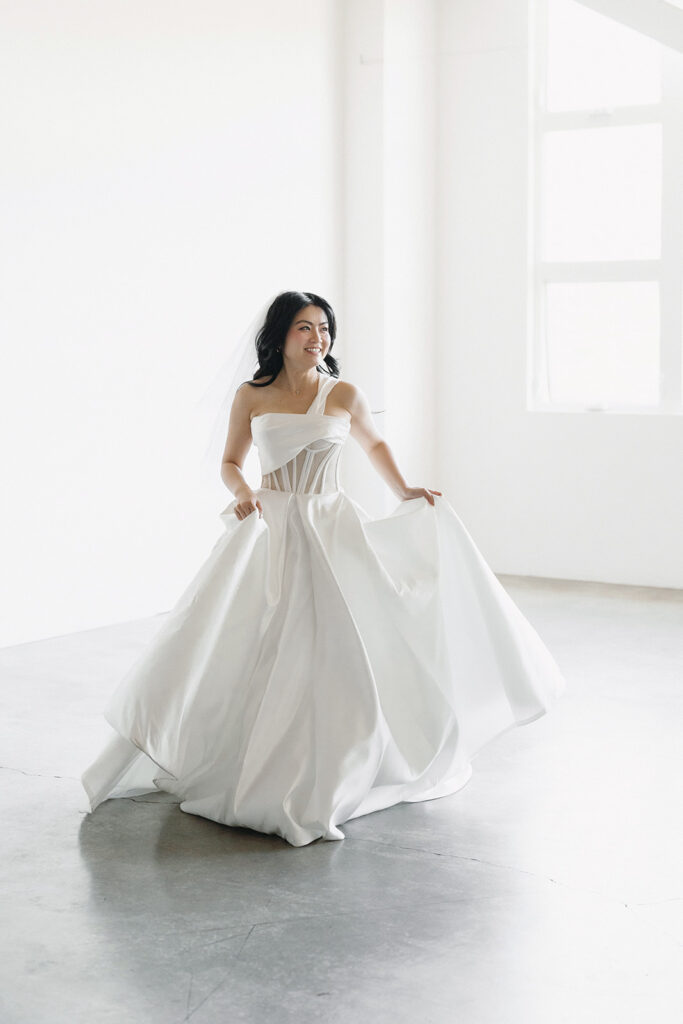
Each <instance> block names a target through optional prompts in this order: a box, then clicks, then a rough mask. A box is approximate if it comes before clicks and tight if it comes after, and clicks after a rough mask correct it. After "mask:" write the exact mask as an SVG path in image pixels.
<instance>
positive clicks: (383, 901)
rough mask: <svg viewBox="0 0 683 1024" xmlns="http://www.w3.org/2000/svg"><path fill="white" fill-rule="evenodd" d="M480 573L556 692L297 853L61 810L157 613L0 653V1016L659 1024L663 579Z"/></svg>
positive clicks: (671, 688)
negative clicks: (569, 579) (446, 785)
mask: <svg viewBox="0 0 683 1024" xmlns="http://www.w3.org/2000/svg"><path fill="white" fill-rule="evenodd" d="M502 582H503V583H504V585H505V586H506V589H508V591H509V592H510V594H511V595H512V597H513V598H514V599H515V600H516V601H517V603H518V604H519V606H520V608H521V609H522V611H524V613H525V614H526V615H527V616H528V618H529V619H530V620H531V622H532V623H533V624H534V625H535V626H536V628H537V629H538V631H539V632H540V633H541V636H542V637H543V638H544V640H545V641H546V643H547V644H548V646H549V647H550V649H551V650H552V651H553V653H554V654H555V656H556V658H557V660H558V662H559V664H560V666H561V667H562V669H563V670H564V672H565V674H566V676H567V680H568V687H567V692H566V695H565V697H564V698H563V700H562V702H561V704H558V705H557V706H556V707H555V708H554V709H553V710H552V711H551V713H550V714H549V715H548V716H546V717H544V718H543V719H540V720H539V721H537V722H534V723H532V724H531V725H527V726H524V727H522V728H520V729H515V730H513V731H512V732H509V733H507V734H506V735H504V736H502V737H500V738H499V739H498V740H496V741H494V743H492V744H490V745H489V746H488V747H487V748H485V749H484V750H482V751H481V752H480V753H479V754H478V755H477V756H476V758H475V759H474V762H473V767H474V775H473V778H472V780H471V781H470V782H469V784H468V785H467V786H466V787H465V789H464V790H462V791H461V792H460V793H457V794H455V795H454V796H452V797H447V798H444V799H442V800H436V801H431V802H427V803H422V804H402V805H399V806H397V807H393V808H389V809H388V810H385V811H379V812H377V813H375V814H371V815H368V816H366V817H363V818H358V819H356V820H354V821H351V822H349V823H348V824H347V825H345V826H343V831H344V832H345V833H346V836H347V838H346V839H345V840H344V841H342V842H334V843H333V842H324V841H318V842H317V843H314V844H313V845H311V846H308V847H301V848H298V849H296V848H293V847H289V846H287V844H285V843H284V842H283V841H282V840H281V839H278V838H276V837H269V836H262V835H260V834H258V833H256V832H250V831H248V830H246V829H230V828H227V827H224V826H221V825H217V824H215V823H213V822H210V821H207V820H204V819H201V818H198V817H194V816H191V815H186V814H183V812H181V811H180V810H179V808H178V806H177V804H175V803H174V802H172V800H171V799H170V798H169V797H168V796H166V795H165V794H158V795H151V796H148V797H142V798H138V799H136V800H114V801H109V802H107V803H105V804H103V805H101V806H100V807H99V808H98V810H97V812H96V813H95V814H93V815H92V816H90V815H86V814H85V806H86V805H85V801H84V797H83V795H82V793H81V790H80V785H79V783H78V776H79V774H80V772H81V771H82V770H83V768H84V767H85V766H86V764H88V763H89V761H90V760H91V759H92V758H93V757H94V756H95V754H96V753H97V751H98V750H99V747H100V743H101V739H102V737H103V736H104V735H105V732H106V728H107V727H106V726H105V724H104V723H103V721H102V720H101V719H100V711H101V708H102V706H103V703H104V700H105V698H106V696H107V695H108V693H109V692H110V690H111V689H112V688H113V687H114V685H115V684H116V681H117V679H118V678H119V677H120V676H121V674H122V673H123V671H124V670H125V668H126V667H127V665H128V664H129V663H130V662H131V660H132V659H133V657H134V656H135V654H136V653H137V651H138V650H139V649H140V647H141V645H143V644H144V643H145V642H146V640H147V639H148V637H149V636H150V635H151V633H152V632H153V631H154V630H155V629H156V627H157V625H158V618H155V619H151V620H147V621H143V622H135V623H126V624H123V625H118V626H113V627H108V628H106V629H99V630H92V631H89V632H87V633H81V634H79V635H73V636H66V637H58V638H55V639H52V640H47V641H43V642H40V643H34V644H24V645H21V646H19V647H13V648H5V649H3V650H0V672H1V674H2V683H3V696H4V703H5V708H6V709H7V710H6V711H5V715H4V718H3V722H2V725H1V727H0V743H1V744H2V748H1V749H2V752H3V753H2V758H1V760H2V765H3V770H2V771H1V772H0V782H1V783H2V786H3V791H2V810H3V812H4V814H3V818H4V821H3V827H2V830H1V832H0V844H1V853H2V855H1V857H0V863H1V865H2V889H3V896H2V929H1V930H0V934H1V940H0V954H1V955H0V990H1V996H0V1019H1V1020H2V1024H19V1022H21V1024H62V1022H65V1024H66V1022H68V1024H79V1022H81V1021H83V1022H85V1021H87V1022H88V1024H99V1022H102V1021H112V1022H116V1024H128V1022H140V1024H157V1022H159V1024H175V1022H178V1024H179V1022H181V1021H188V1020H191V1021H192V1022H193V1024H214V1022H224V1021H249V1022H258V1024H261V1022H265V1021H266V1020H277V1021H278V1022H288V1021H292V1022H294V1021H296V1022H297V1024H305V1022H308V1021H323V1020H324V1021H330V1022H333V1024H335V1022H343V1024H347V1022H348V1024H365V1022H372V1024H385V1022H387V1024H388V1022H391V1024H397V1022H406V1024H408V1022H410V1024H517V1022H519V1024H522V1022H524V1024H564V1022H567V1024H592V1022H596V1024H597V1022H600V1024H611V1022H613V1021H614V1022H617V1021H618V1022H619V1024H630V1022H634V1024H635V1022H637V1024H655V1022H656V1024H665V1022H667V1024H668V1022H674V1021H675V1022H677V1024H678V1022H679V1021H681V1020H683V999H682V998H681V978H682V977H683V952H682V949H681V943H682V941H683V913H682V911H683V882H682V878H681V862H682V857H681V854H682V852H683V848H682V844H681V839H682V837H683V825H682V822H681V805H682V801H681V788H680V768H681V761H680V754H681V735H682V734H681V718H682V709H681V702H682V694H683V685H682V683H683V681H682V679H681V675H682V673H681V666H682V665H683V592H680V591H670V590H668V591H665V590H651V589H646V588H635V587H617V586H606V585H602V584H590V583H561V582H556V581H542V580H523V579H519V578H513V577H503V578H502ZM676 781H678V787H677V786H676Z"/></svg>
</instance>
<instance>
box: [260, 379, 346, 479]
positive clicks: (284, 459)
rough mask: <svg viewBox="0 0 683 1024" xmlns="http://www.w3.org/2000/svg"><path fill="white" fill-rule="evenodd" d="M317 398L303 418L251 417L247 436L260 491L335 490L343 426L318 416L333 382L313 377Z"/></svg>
mask: <svg viewBox="0 0 683 1024" xmlns="http://www.w3.org/2000/svg"><path fill="white" fill-rule="evenodd" d="M319 377H320V380H319V381H318V393H317V395H316V397H315V399H314V401H313V402H312V404H311V405H310V406H309V408H308V409H307V410H306V412H305V413H287V412H283V413H278V412H267V413H261V414H259V415H257V416H253V417H252V420H251V429H252V437H253V439H254V443H255V445H256V447H257V448H258V453H259V460H260V463H261V473H262V478H261V487H265V488H267V489H269V490H274V491H290V492H295V493H297V494H330V493H332V492H334V491H338V490H339V486H340V485H339V460H340V456H341V451H342V447H343V444H344V442H345V441H346V438H347V436H348V432H349V421H348V420H346V419H345V418H342V417H341V416H331V415H328V414H326V413H325V412H324V409H325V403H326V400H327V396H328V394H329V393H330V391H331V390H332V388H333V387H334V385H335V384H336V383H337V380H338V378H337V377H328V376H327V375H325V374H322V373H320V374H319Z"/></svg>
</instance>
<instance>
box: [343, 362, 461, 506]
mask: <svg viewBox="0 0 683 1024" xmlns="http://www.w3.org/2000/svg"><path fill="white" fill-rule="evenodd" d="M340 386H341V387H342V388H343V390H342V391H341V393H340V394H339V396H338V397H339V398H340V399H341V400H342V401H343V402H344V405H345V407H346V408H347V409H348V411H349V412H350V413H351V426H350V433H351V436H352V437H354V438H355V439H356V441H358V443H359V445H360V446H361V448H362V449H363V451H364V452H365V453H366V455H367V456H368V458H369V459H370V462H371V463H372V465H373V466H374V468H375V469H376V470H377V472H378V473H379V475H380V476H381V477H382V479H383V480H384V481H385V482H386V483H387V484H388V486H389V488H390V489H391V490H392V491H393V492H394V494H395V495H396V496H397V497H398V498H400V499H401V501H407V500H408V499H409V498H419V497H425V498H426V499H427V501H428V502H429V503H430V505H433V504H434V498H433V497H432V495H433V494H441V491H433V490H431V489H430V488H428V487H410V486H409V485H408V484H407V483H406V481H405V478H404V477H403V474H402V473H401V470H400V469H399V468H398V465H397V463H396V460H395V458H394V455H393V452H392V450H391V448H390V447H389V445H388V444H387V442H386V441H385V440H384V439H383V438H382V437H381V436H380V434H379V433H378V431H377V428H376V427H375V424H374V421H373V418H372V412H371V411H370V406H369V405H368V400H367V398H366V397H365V394H364V393H363V391H361V389H360V388H359V387H356V385H354V384H350V383H349V382H348V381H344V382H342V381H340V382H339V384H337V385H336V387H335V390H337V389H339V388H340Z"/></svg>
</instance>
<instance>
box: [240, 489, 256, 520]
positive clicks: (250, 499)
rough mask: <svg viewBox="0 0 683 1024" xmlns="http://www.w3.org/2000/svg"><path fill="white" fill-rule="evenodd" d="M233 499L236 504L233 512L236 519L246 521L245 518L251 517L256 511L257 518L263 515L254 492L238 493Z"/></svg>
mask: <svg viewBox="0 0 683 1024" xmlns="http://www.w3.org/2000/svg"><path fill="white" fill-rule="evenodd" d="M235 497H236V499H237V504H236V505H235V507H234V509H233V512H234V513H235V515H236V516H237V518H238V519H246V518H247V516H248V515H251V513H252V512H255V511H256V509H258V510H259V518H260V517H261V516H262V515H263V508H262V506H261V502H260V501H259V499H258V498H257V497H256V494H255V493H254V491H251V490H245V491H240V492H239V493H238V494H236V495H235Z"/></svg>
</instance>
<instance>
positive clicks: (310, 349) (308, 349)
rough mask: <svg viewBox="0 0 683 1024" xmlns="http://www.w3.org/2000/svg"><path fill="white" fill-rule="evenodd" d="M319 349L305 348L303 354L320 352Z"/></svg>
mask: <svg viewBox="0 0 683 1024" xmlns="http://www.w3.org/2000/svg"><path fill="white" fill-rule="evenodd" d="M320 351H321V349H320V348H305V349H304V352H320Z"/></svg>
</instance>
